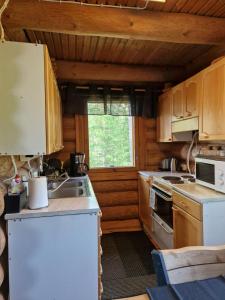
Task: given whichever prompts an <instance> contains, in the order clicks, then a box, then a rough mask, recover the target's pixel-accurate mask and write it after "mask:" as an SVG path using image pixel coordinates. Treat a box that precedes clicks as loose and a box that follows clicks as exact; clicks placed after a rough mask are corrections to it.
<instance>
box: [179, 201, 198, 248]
mask: <svg viewBox="0 0 225 300" xmlns="http://www.w3.org/2000/svg"><path fill="white" fill-rule="evenodd" d="M173 230H174V232H173V234H174V248H181V247H187V246H201V245H202V222H201V221H199V220H197V219H196V218H194V217H192V216H191V215H189V214H188V213H186V212H185V211H184V210H183V209H181V208H179V207H177V206H175V205H174V206H173Z"/></svg>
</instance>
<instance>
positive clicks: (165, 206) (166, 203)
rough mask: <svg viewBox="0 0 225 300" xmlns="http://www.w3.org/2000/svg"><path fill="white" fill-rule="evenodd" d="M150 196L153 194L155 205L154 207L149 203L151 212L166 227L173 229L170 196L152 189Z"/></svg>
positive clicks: (154, 188)
mask: <svg viewBox="0 0 225 300" xmlns="http://www.w3.org/2000/svg"><path fill="white" fill-rule="evenodd" d="M152 194H154V198H155V203H154V206H153V205H152V203H151V207H152V209H153V212H154V213H155V214H157V215H158V216H159V217H160V219H161V220H163V221H164V222H165V223H166V224H167V226H169V227H170V228H171V229H172V228H173V213H172V205H173V202H172V196H171V195H168V194H166V193H164V192H163V191H161V190H159V189H158V188H156V187H155V186H154V185H153V187H152Z"/></svg>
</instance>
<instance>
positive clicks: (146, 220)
mask: <svg viewBox="0 0 225 300" xmlns="http://www.w3.org/2000/svg"><path fill="white" fill-rule="evenodd" d="M151 184H152V178H151V177H146V176H142V175H139V178H138V185H139V186H138V187H139V218H140V220H141V223H142V225H143V227H144V230H145V232H146V234H147V235H148V236H151V230H152V219H151V213H152V210H151V208H150V204H149V201H150V199H149V198H150V188H151Z"/></svg>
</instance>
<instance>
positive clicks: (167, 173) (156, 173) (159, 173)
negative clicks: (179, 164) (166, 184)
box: [138, 171, 188, 177]
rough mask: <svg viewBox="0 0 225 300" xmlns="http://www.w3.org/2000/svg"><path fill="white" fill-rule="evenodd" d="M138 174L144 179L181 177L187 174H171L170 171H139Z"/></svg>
mask: <svg viewBox="0 0 225 300" xmlns="http://www.w3.org/2000/svg"><path fill="white" fill-rule="evenodd" d="M138 173H139V174H140V175H143V176H146V177H161V176H181V175H183V174H188V173H184V172H175V173H172V172H170V171H139V172H138Z"/></svg>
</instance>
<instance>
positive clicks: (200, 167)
mask: <svg viewBox="0 0 225 300" xmlns="http://www.w3.org/2000/svg"><path fill="white" fill-rule="evenodd" d="M195 173H196V182H197V183H198V184H201V185H203V186H206V187H208V188H211V189H214V190H216V191H219V192H222V193H225V161H224V158H221V157H212V158H207V157H196V158H195Z"/></svg>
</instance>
